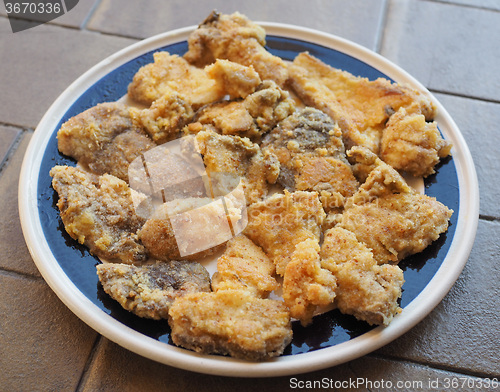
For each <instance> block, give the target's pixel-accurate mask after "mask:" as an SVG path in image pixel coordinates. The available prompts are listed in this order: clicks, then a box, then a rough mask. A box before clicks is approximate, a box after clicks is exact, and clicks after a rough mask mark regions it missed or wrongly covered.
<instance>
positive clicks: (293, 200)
mask: <svg viewBox="0 0 500 392" xmlns="http://www.w3.org/2000/svg"><path fill="white" fill-rule="evenodd" d="M247 212H248V225H247V227H246V228H245V231H244V234H245V235H246V236H247V237H248V238H250V239H251V240H252V241H253V242H255V243H256V244H257V245H258V246H260V247H261V248H262V249H263V250H264V252H265V253H266V254H267V256H268V257H269V258H270V259H271V260H272V261H273V262H274V264H275V265H276V272H277V273H278V274H279V275H282V276H283V275H284V273H285V269H286V265H287V264H288V263H289V261H290V259H291V256H292V253H293V252H294V251H295V246H296V245H297V244H298V243H300V242H302V241H305V240H307V239H316V240H319V238H320V234H321V225H322V223H323V219H324V218H325V212H324V210H323V207H322V206H321V202H320V201H319V198H318V194H317V193H316V192H303V191H297V192H293V193H290V192H288V191H287V190H285V192H284V193H283V194H281V193H276V194H274V195H272V196H270V197H268V198H267V199H265V200H263V201H261V202H258V203H254V204H252V205H250V206H249V207H248V210H247Z"/></svg>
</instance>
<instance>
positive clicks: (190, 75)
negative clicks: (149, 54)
mask: <svg viewBox="0 0 500 392" xmlns="http://www.w3.org/2000/svg"><path fill="white" fill-rule="evenodd" d="M153 57H154V62H153V63H150V64H146V65H145V66H143V67H141V68H140V69H139V71H137V73H136V74H135V75H134V78H133V80H132V83H130V85H129V86H128V95H129V97H130V98H132V99H133V100H134V101H136V102H139V103H142V104H144V105H147V106H149V105H151V104H152V103H153V102H154V101H156V100H157V99H160V98H161V97H162V96H164V95H165V94H172V93H177V94H179V95H181V96H182V97H183V99H184V100H186V101H187V102H188V103H189V104H190V105H192V106H193V107H194V108H199V107H201V106H203V105H206V104H209V103H212V102H216V101H219V100H221V99H222V98H224V97H225V96H226V95H229V96H230V97H231V98H245V97H246V96H247V95H248V94H251V93H253V91H254V90H255V88H257V86H258V85H259V84H260V82H261V80H260V78H259V75H258V73H257V72H255V70H254V69H253V68H252V67H247V66H244V65H241V64H237V63H233V62H231V61H226V60H221V61H217V62H215V63H214V64H212V65H210V66H208V67H206V68H198V67H195V66H193V65H191V64H189V63H188V62H187V61H186V60H185V59H184V58H183V57H179V56H178V55H175V54H173V55H172V54H170V53H168V52H156V53H154V55H153Z"/></svg>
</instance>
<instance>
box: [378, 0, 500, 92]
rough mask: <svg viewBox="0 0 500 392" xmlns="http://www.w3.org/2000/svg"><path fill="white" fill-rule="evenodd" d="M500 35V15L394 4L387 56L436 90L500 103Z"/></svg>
mask: <svg viewBox="0 0 500 392" xmlns="http://www.w3.org/2000/svg"><path fill="white" fill-rule="evenodd" d="M478 21H480V22H478ZM499 36H500V13H498V12H493V11H488V10H483V9H476V8H471V7H463V6H457V5H452V4H446V3H435V2H428V1H409V0H391V1H390V7H389V11H388V17H387V24H386V28H385V31H384V39H383V43H382V46H381V53H382V54H383V55H384V56H386V57H387V58H389V59H390V60H392V61H394V62H395V63H396V64H398V65H400V66H401V67H402V68H404V69H405V70H406V71H408V72H409V73H410V74H412V75H413V76H415V77H416V78H417V79H419V80H420V82H422V83H423V84H424V85H425V86H426V87H428V88H430V89H435V90H438V91H441V92H450V93H455V94H460V95H466V96H471V97H477V98H482V99H488V100H494V101H500V89H499V86H500V73H498V72H497V70H498V58H500V45H498V39H497V38H498V37H499Z"/></svg>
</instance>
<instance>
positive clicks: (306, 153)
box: [262, 107, 358, 211]
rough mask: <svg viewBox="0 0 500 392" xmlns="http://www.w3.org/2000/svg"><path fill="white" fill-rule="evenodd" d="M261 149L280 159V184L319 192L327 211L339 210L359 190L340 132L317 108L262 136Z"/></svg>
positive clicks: (289, 118)
mask: <svg viewBox="0 0 500 392" xmlns="http://www.w3.org/2000/svg"><path fill="white" fill-rule="evenodd" d="M262 148H263V151H265V152H267V153H269V154H272V155H275V156H276V157H277V159H278V160H279V162H280V174H279V176H278V182H279V183H280V184H281V185H283V186H284V187H286V188H287V189H288V190H290V191H295V190H299V191H316V192H318V193H319V194H320V199H321V201H322V203H323V206H324V207H325V210H326V211H330V210H332V209H336V208H340V207H342V206H343V204H344V199H345V198H346V197H349V196H351V195H352V194H353V193H354V192H355V191H356V189H357V187H358V182H357V180H356V178H355V177H354V175H353V173H352V170H351V167H350V164H349V162H348V161H347V159H346V156H345V149H344V144H343V142H342V134H341V131H340V129H339V128H338V127H336V126H335V123H334V122H333V121H332V120H331V118H330V117H329V116H328V115H326V114H324V113H323V112H321V111H319V110H317V109H314V108H310V107H307V108H304V109H301V110H299V111H297V112H295V113H294V114H293V115H291V116H289V117H287V118H286V119H285V120H283V121H282V122H280V123H279V125H278V126H277V127H276V128H274V129H273V130H272V131H271V132H270V133H268V134H267V135H266V136H265V137H264V139H263V141H262Z"/></svg>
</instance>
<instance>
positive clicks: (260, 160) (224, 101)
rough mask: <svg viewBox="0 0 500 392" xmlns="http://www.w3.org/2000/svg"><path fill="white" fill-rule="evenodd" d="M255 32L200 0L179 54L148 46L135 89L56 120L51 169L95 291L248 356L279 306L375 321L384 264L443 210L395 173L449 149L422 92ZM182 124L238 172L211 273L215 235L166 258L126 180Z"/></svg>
mask: <svg viewBox="0 0 500 392" xmlns="http://www.w3.org/2000/svg"><path fill="white" fill-rule="evenodd" d="M265 39H266V36H265V31H264V29H263V28H262V27H260V26H258V25H256V24H255V23H253V22H251V21H250V20H248V18H246V17H245V16H244V15H241V14H240V13H234V14H231V15H224V14H219V13H217V12H213V13H212V14H211V15H210V16H209V17H208V18H207V19H206V20H205V21H204V22H203V23H202V24H201V25H200V26H199V27H198V28H197V29H196V30H195V31H194V32H193V33H192V34H191V35H190V37H189V40H188V44H189V50H188V51H187V53H185V54H184V55H183V56H178V55H172V54H169V53H167V52H158V53H155V54H154V63H151V64H147V65H145V66H144V67H142V68H141V69H140V70H139V71H138V72H137V74H136V75H135V76H134V78H133V80H132V81H131V83H130V85H129V87H128V97H129V99H131V100H133V101H134V102H136V103H138V105H136V106H132V105H125V104H123V103H117V102H108V103H102V104H99V105H97V106H95V107H93V108H90V109H88V110H86V111H85V112H83V113H81V114H79V115H77V116H75V117H73V118H71V119H70V120H68V121H67V122H66V123H64V124H63V125H62V127H61V128H60V130H59V131H58V135H57V137H58V147H59V150H60V151H61V152H62V153H63V154H65V155H68V156H70V157H72V158H74V159H75V160H76V161H77V162H78V165H77V166H75V167H71V166H56V167H54V168H52V170H51V172H50V174H51V176H52V177H53V182H52V184H53V188H54V189H55V190H56V191H57V193H58V196H59V200H58V203H57V205H58V207H59V209H60V214H61V218H62V221H63V223H64V225H65V228H66V231H67V232H68V233H69V235H70V236H71V237H72V238H74V239H75V240H77V241H78V242H80V243H82V244H84V245H86V246H87V247H88V248H89V250H90V252H91V253H92V254H93V255H95V256H97V257H99V258H101V259H102V260H106V261H108V262H104V263H100V264H98V265H97V274H98V276H99V280H100V282H101V283H102V286H103V288H104V290H105V291H106V293H108V294H109V295H110V296H111V297H112V298H113V299H115V300H116V301H118V302H119V303H120V304H121V306H123V308H125V309H127V310H128V311H131V312H133V313H134V314H136V315H137V316H139V317H146V318H151V319H157V320H158V319H167V320H168V323H169V325H170V327H171V337H172V340H173V342H174V343H175V344H176V345H178V346H181V347H184V348H187V349H190V350H194V351H196V352H200V353H205V354H223V355H231V356H233V357H236V358H240V359H247V360H265V359H268V358H271V357H275V356H279V355H281V354H282V353H283V351H284V349H285V348H286V346H287V345H288V344H290V342H291V339H292V328H291V320H292V319H296V320H300V322H301V323H302V324H303V325H308V324H310V323H311V322H313V316H314V314H315V312H317V311H318V310H319V309H321V308H322V307H325V306H328V305H330V306H331V305H332V304H333V306H334V307H336V308H338V309H339V310H340V311H341V312H343V313H345V314H350V315H353V316H354V317H356V318H357V319H358V320H363V321H366V322H367V323H369V324H373V325H388V324H389V323H390V322H391V320H392V319H393V317H394V316H395V315H396V314H398V313H399V312H400V311H401V309H400V307H399V306H398V299H399V298H400V296H401V287H402V285H403V282H404V278H403V272H402V270H401V269H400V268H399V267H398V262H399V261H401V260H402V259H403V258H405V257H406V256H408V255H412V254H415V253H418V252H421V251H422V250H424V249H425V248H426V247H427V246H428V245H429V244H431V243H432V242H433V241H435V240H436V239H437V238H438V237H439V236H440V234H442V233H444V232H445V231H446V230H447V228H448V221H449V219H450V216H451V214H452V211H451V210H450V209H448V208H447V207H446V206H445V205H443V204H442V203H440V202H439V201H437V200H436V199H434V198H431V197H428V196H426V195H423V194H421V193H419V192H417V191H416V190H414V189H413V188H411V187H410V186H409V185H408V184H407V182H406V181H405V180H404V179H403V177H402V176H401V174H400V172H406V173H408V174H410V175H413V176H415V177H426V176H429V175H431V174H432V173H434V168H435V166H436V164H437V163H438V162H439V161H440V159H441V158H444V157H446V156H448V155H449V154H450V149H451V145H450V144H449V143H448V142H447V141H445V140H444V139H443V138H442V137H441V135H440V133H439V131H438V128H437V124H436V123H435V122H433V121H432V120H433V118H434V116H435V106H434V104H433V103H432V102H431V101H430V99H429V98H427V97H426V96H425V95H423V94H421V93H419V92H418V91H415V90H413V89H411V88H408V87H405V86H402V85H399V84H396V83H392V82H390V81H388V80H386V79H382V78H380V79H377V80H374V81H369V80H368V79H366V78H361V77H356V76H353V75H351V74H350V73H348V72H346V71H342V70H339V69H335V68H333V67H331V66H329V65H327V64H325V63H323V62H322V61H320V60H319V59H317V58H315V57H313V56H312V55H310V54H308V53H300V54H298V55H297V57H296V58H295V59H294V60H293V62H285V61H283V60H282V59H281V58H279V57H276V56H274V55H272V54H271V53H270V52H268V51H267V50H266V48H265V42H266V41H265ZM185 135H193V136H194V137H195V138H196V141H197V144H198V146H199V150H200V151H199V152H200V154H201V155H202V157H203V162H204V164H205V166H206V170H207V173H208V174H209V175H210V174H211V173H212V174H213V175H215V173H218V172H226V173H233V174H235V175H237V176H239V177H240V178H241V179H242V182H243V185H244V192H245V199H246V203H247V212H248V224H247V226H246V228H245V229H244V231H243V232H242V233H241V234H238V235H237V236H235V237H234V238H232V239H231V240H229V241H228V242H226V243H224V244H222V246H219V247H218V248H217V249H216V250H217V251H219V252H221V253H220V257H218V259H217V272H216V273H215V274H214V275H213V276H212V277H210V275H209V273H208V272H207V270H206V269H205V267H204V266H203V265H202V264H201V263H200V262H198V260H200V259H201V258H203V257H204V256H207V255H210V254H213V253H214V252H215V250H214V249H208V250H206V251H203V252H200V253H198V254H196V255H194V256H195V257H193V256H191V257H182V256H181V255H180V253H179V249H178V248H177V244H176V241H175V236H174V235H173V234H172V228H171V226H170V223H169V217H168V216H167V215H166V214H164V213H163V214H161V213H155V214H153V215H151V216H150V217H148V218H144V217H143V216H140V215H139V214H137V213H136V211H135V208H134V204H133V203H132V190H131V188H130V186H129V182H128V181H129V179H128V165H129V164H130V163H131V162H132V161H133V160H135V159H136V158H137V157H140V156H141V155H142V154H143V153H145V152H146V151H148V150H151V149H152V148H154V147H156V146H158V145H161V144H163V143H166V142H169V141H171V140H174V139H177V138H180V137H182V136H185ZM211 231H213V228H211V227H207V228H206V232H204V231H201V232H200V233H199V235H200V236H206V235H210V232H211ZM271 292H274V293H280V295H281V297H282V299H279V298H277V297H273V298H276V299H271V298H269V295H270V293H271Z"/></svg>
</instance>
